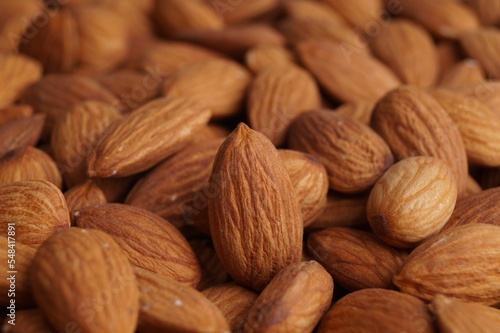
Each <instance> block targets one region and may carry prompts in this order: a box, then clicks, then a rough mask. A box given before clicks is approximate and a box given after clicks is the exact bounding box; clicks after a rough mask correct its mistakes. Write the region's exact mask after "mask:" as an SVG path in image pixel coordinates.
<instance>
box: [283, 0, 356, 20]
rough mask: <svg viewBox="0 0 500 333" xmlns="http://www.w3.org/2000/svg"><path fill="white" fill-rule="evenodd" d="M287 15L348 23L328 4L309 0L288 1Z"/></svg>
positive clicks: (302, 18) (286, 4)
mask: <svg viewBox="0 0 500 333" xmlns="http://www.w3.org/2000/svg"><path fill="white" fill-rule="evenodd" d="M284 5H285V10H286V13H287V16H288V17H290V18H291V19H296V20H311V21H316V22H330V23H335V24H337V25H341V24H346V23H347V22H346V20H345V18H343V17H342V15H340V14H339V13H338V12H336V11H335V10H334V9H333V8H331V7H329V6H328V5H327V4H325V3H322V2H319V1H318V2H316V1H309V0H295V1H286V2H285V4H284Z"/></svg>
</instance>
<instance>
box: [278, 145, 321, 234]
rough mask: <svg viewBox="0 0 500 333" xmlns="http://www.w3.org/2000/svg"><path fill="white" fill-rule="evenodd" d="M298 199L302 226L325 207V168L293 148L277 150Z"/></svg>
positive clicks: (310, 156)
mask: <svg viewBox="0 0 500 333" xmlns="http://www.w3.org/2000/svg"><path fill="white" fill-rule="evenodd" d="M278 152H279V154H280V156H281V159H282V160H283V162H284V163H285V168H286V170H287V172H288V175H289V176H290V180H291V181H292V185H293V188H294V190H295V195H296V196H297V199H298V200H299V205H300V211H301V213H302V220H303V222H304V227H307V226H308V225H310V224H311V223H312V222H313V221H314V220H315V219H316V218H317V217H318V216H319V215H320V214H321V213H322V212H323V210H324V209H325V207H326V197H327V193H328V176H327V174H326V169H325V167H324V166H323V164H321V162H319V161H318V160H317V159H316V158H315V157H313V156H312V155H309V154H305V153H302V152H299V151H295V150H289V149H280V150H278Z"/></svg>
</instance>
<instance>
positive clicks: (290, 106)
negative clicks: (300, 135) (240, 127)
mask: <svg viewBox="0 0 500 333" xmlns="http://www.w3.org/2000/svg"><path fill="white" fill-rule="evenodd" d="M318 107H320V93H319V89H318V86H317V85H316V82H315V81H314V79H313V78H312V76H311V75H310V74H309V73H308V72H306V71H304V70H302V69H300V68H298V67H296V66H269V67H267V68H265V69H264V70H262V71H260V72H259V73H258V74H257V77H256V78H255V80H254V81H253V84H252V86H251V87H250V92H249V96H248V108H247V109H248V119H249V123H250V126H251V127H252V128H253V129H255V130H256V131H259V132H261V133H263V134H264V135H265V136H267V137H268V138H269V140H271V142H272V143H274V144H275V145H276V146H280V145H282V144H283V143H284V141H285V138H286V133H287V130H288V126H289V125H290V123H291V122H292V121H293V120H294V119H295V118H296V117H297V116H298V115H299V114H301V113H303V112H307V111H310V110H314V109H316V108H318Z"/></svg>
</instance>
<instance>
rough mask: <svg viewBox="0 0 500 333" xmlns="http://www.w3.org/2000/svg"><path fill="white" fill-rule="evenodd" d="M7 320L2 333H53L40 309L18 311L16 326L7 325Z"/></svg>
mask: <svg viewBox="0 0 500 333" xmlns="http://www.w3.org/2000/svg"><path fill="white" fill-rule="evenodd" d="M8 319H9V318H6V319H5V321H4V323H3V326H2V332H5V333H51V328H50V326H49V324H48V323H47V320H46V319H45V317H44V316H43V314H42V313H41V312H40V310H39V309H31V310H22V311H16V324H15V325H11V324H9V323H7V321H8Z"/></svg>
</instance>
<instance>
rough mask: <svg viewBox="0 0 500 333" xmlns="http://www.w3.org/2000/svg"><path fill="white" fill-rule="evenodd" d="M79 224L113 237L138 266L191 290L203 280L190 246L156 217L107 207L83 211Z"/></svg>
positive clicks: (121, 207) (137, 210) (129, 208)
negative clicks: (186, 286) (189, 286)
mask: <svg viewBox="0 0 500 333" xmlns="http://www.w3.org/2000/svg"><path fill="white" fill-rule="evenodd" d="M110 217H112V218H110ZM75 221H76V225H77V226H78V227H80V228H90V229H98V230H101V231H104V232H106V233H107V234H109V235H111V236H112V237H113V239H114V240H115V241H116V242H117V243H118V244H119V245H120V246H121V248H122V249H123V251H124V253H125V254H126V255H127V257H128V258H129V260H130V262H131V263H132V264H133V265H135V266H138V267H141V268H143V269H146V270H149V271H151V272H155V273H157V274H160V275H163V276H166V277H169V278H172V279H175V280H177V281H179V282H181V283H184V284H187V285H191V286H196V285H197V284H198V282H199V280H200V274H201V272H200V266H199V264H198V261H197V259H196V256H195V254H194V253H193V250H192V249H191V247H190V246H189V243H188V242H187V241H186V239H185V238H184V236H182V234H181V233H180V232H179V231H178V230H177V229H176V228H175V227H174V226H173V225H171V224H170V223H168V222H167V221H165V220H164V219H162V218H161V217H159V216H157V215H155V214H153V213H150V212H148V211H146V210H144V209H141V208H137V207H132V206H128V205H122V204H106V205H101V206H93V207H87V208H84V209H81V210H80V213H79V214H78V215H75Z"/></svg>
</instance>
